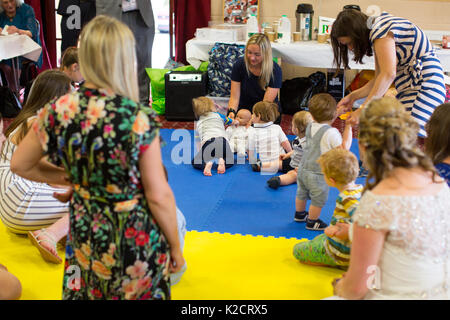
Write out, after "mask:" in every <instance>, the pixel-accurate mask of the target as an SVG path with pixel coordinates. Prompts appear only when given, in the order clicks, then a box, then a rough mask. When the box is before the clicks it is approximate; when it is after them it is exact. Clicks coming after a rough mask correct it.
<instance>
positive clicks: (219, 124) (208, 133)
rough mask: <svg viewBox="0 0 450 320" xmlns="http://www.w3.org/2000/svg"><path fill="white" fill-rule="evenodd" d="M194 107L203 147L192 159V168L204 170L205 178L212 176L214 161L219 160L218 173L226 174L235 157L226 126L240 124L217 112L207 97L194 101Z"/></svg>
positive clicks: (196, 125) (197, 128)
mask: <svg viewBox="0 0 450 320" xmlns="http://www.w3.org/2000/svg"><path fill="white" fill-rule="evenodd" d="M192 107H193V110H194V114H195V116H196V117H197V119H198V121H196V123H195V130H196V131H197V133H198V136H199V138H200V146H201V148H200V150H199V151H198V153H197V154H196V155H195V157H194V158H193V159H192V166H193V167H194V168H196V169H199V170H203V174H204V175H205V176H211V175H212V174H211V169H212V166H213V164H214V159H218V166H217V173H219V174H222V173H225V169H228V168H230V167H232V166H233V164H234V155H233V152H232V151H231V148H230V144H229V143H228V140H227V138H226V132H225V127H224V124H226V125H231V124H233V125H238V124H239V122H238V121H237V120H233V119H230V118H228V117H225V116H224V115H222V114H220V113H219V112H217V109H216V107H215V105H214V102H213V101H212V100H211V99H209V98H207V97H198V98H194V99H192Z"/></svg>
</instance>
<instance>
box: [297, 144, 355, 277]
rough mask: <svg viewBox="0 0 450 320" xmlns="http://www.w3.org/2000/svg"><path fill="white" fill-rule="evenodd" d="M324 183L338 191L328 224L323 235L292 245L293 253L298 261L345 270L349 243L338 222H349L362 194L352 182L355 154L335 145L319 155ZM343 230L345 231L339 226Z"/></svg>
mask: <svg viewBox="0 0 450 320" xmlns="http://www.w3.org/2000/svg"><path fill="white" fill-rule="evenodd" d="M318 162H319V164H320V167H321V169H322V172H323V173H324V178H325V182H326V183H327V184H328V185H329V186H330V187H335V188H337V189H338V190H339V192H340V193H339V195H338V197H337V199H336V208H335V209H334V212H333V217H332V218H331V223H330V226H329V227H327V228H326V229H325V230H324V232H325V233H323V234H321V235H319V236H317V237H315V238H314V239H313V240H311V241H305V242H300V243H298V244H296V245H295V246H294V256H295V258H297V259H298V260H299V261H300V262H302V263H305V264H310V265H317V266H330V267H338V268H343V269H346V268H347V267H348V265H349V260H350V247H351V242H350V240H349V236H348V233H347V232H340V230H341V228H342V225H341V224H351V223H352V215H353V213H354V212H355V210H356V208H357V206H358V203H359V199H360V198H361V193H362V190H363V186H362V185H358V184H356V183H355V180H356V178H357V177H358V173H359V163H358V159H357V158H356V156H355V155H354V154H353V153H352V152H350V151H348V150H345V149H342V148H335V149H332V150H330V151H328V152H326V153H324V154H323V155H321V156H320V158H319V160H318ZM342 230H347V229H346V228H345V229H344V228H342Z"/></svg>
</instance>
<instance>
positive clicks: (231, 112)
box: [227, 108, 236, 120]
mask: <svg viewBox="0 0 450 320" xmlns="http://www.w3.org/2000/svg"><path fill="white" fill-rule="evenodd" d="M235 116H236V110H234V109H232V108H229V109H228V113H227V117H228V118H230V119H233V120H234V118H235Z"/></svg>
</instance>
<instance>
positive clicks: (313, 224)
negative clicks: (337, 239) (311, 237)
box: [306, 219, 328, 231]
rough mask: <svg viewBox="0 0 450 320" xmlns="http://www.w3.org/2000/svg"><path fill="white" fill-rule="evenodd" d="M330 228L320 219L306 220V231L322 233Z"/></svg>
mask: <svg viewBox="0 0 450 320" xmlns="http://www.w3.org/2000/svg"><path fill="white" fill-rule="evenodd" d="M326 227H328V225H327V224H326V223H325V222H323V221H322V220H320V219H317V220H310V219H307V220H306V229H308V230H313V231H322V230H325V228H326Z"/></svg>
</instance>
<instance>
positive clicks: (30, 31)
mask: <svg viewBox="0 0 450 320" xmlns="http://www.w3.org/2000/svg"><path fill="white" fill-rule="evenodd" d="M5 26H8V28H7V29H6V32H7V33H8V34H14V33H18V34H20V35H26V36H28V37H30V38H32V39H33V40H34V42H36V43H37V44H39V45H41V41H40V39H39V30H38V25H37V23H36V17H35V14H34V10H33V8H32V7H31V6H29V5H27V4H25V3H23V0H2V1H0V33H1V32H2V31H3V28H5ZM23 61H28V60H27V59H26V58H22V57H19V70H17V71H16V72H17V74H16V76H17V79H19V77H20V69H21V66H22V63H23ZM36 65H37V66H38V67H40V66H41V65H42V54H41V56H40V57H39V60H38V61H37V62H36ZM0 68H1V69H2V70H3V72H4V73H5V76H6V80H7V81H8V85H9V87H10V88H11V89H12V90H13V91H17V90H18V89H19V88H16V87H15V86H16V83H15V81H14V74H13V71H12V62H11V60H6V61H2V62H0Z"/></svg>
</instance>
